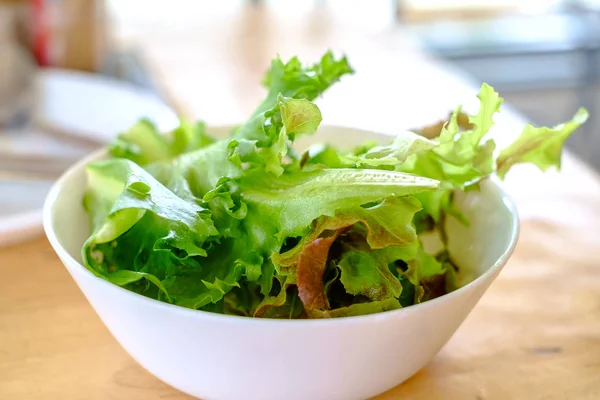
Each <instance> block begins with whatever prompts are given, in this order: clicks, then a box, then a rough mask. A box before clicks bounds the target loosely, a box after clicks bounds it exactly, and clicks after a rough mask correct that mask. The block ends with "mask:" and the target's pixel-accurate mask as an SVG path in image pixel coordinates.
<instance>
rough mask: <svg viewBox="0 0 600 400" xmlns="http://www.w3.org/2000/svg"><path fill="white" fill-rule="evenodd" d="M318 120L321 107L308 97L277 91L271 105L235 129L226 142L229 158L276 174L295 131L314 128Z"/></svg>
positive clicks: (302, 132) (309, 131) (317, 124)
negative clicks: (232, 137) (273, 104)
mask: <svg viewBox="0 0 600 400" xmlns="http://www.w3.org/2000/svg"><path fill="white" fill-rule="evenodd" d="M321 120H322V116H321V111H320V110H319V108H318V107H317V106H316V105H314V104H313V103H311V102H310V101H308V100H305V99H294V98H287V97H283V96H282V95H279V96H278V98H277V104H276V105H275V106H274V108H272V109H271V110H269V111H267V112H265V113H263V114H260V115H258V116H256V117H254V118H253V119H252V120H251V121H250V123H249V124H246V125H244V126H242V127H241V128H239V129H238V130H237V131H236V133H235V138H234V139H233V140H232V141H230V142H229V147H228V148H229V160H230V161H232V162H234V163H235V164H236V165H238V166H240V167H241V165H242V163H247V164H248V165H249V166H250V167H255V168H256V167H259V168H263V167H264V170H265V171H266V172H268V173H271V174H273V175H276V176H280V175H281V174H283V171H284V167H283V165H282V163H283V161H284V157H285V156H286V155H287V154H288V151H289V145H290V144H291V141H292V140H293V139H294V137H295V135H298V134H311V133H314V132H316V130H317V128H318V127H319V124H320V123H321Z"/></svg>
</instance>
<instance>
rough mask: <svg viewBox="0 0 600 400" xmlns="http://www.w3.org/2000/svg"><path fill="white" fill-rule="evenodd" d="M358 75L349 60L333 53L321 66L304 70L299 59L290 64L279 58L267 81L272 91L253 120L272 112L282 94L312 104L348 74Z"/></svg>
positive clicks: (311, 66) (253, 115)
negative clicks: (269, 111)
mask: <svg viewBox="0 0 600 400" xmlns="http://www.w3.org/2000/svg"><path fill="white" fill-rule="evenodd" d="M352 73H354V70H353V69H352V67H351V66H350V64H349V63H348V60H347V59H346V57H341V58H339V59H336V58H335V56H334V55H333V53H332V52H331V51H328V52H327V53H325V54H324V55H323V56H322V57H321V59H320V60H319V62H317V63H315V64H313V65H308V66H304V65H302V63H301V62H300V60H299V59H298V58H297V57H292V58H291V59H290V60H289V61H288V62H287V63H284V62H283V61H282V60H281V58H279V57H277V58H275V59H273V61H272V62H271V68H270V69H269V70H268V71H267V73H266V74H265V77H264V78H263V81H262V83H263V86H264V87H266V88H267V89H268V93H267V97H266V98H265V99H264V100H263V101H262V103H261V104H260V105H259V106H258V107H257V108H256V110H255V111H254V113H253V114H252V117H251V118H250V119H251V120H252V119H253V118H254V117H256V116H257V115H260V114H262V113H264V112H265V111H267V110H270V109H271V108H272V107H273V106H274V105H275V102H276V100H277V97H278V96H279V95H280V94H281V95H282V96H284V97H293V98H296V99H306V100H309V101H312V100H314V99H316V98H317V97H319V96H321V95H322V94H323V93H324V92H325V91H326V90H327V89H328V88H329V87H331V86H332V85H333V84H334V83H336V82H338V81H339V80H340V78H341V77H342V76H344V75H347V74H352Z"/></svg>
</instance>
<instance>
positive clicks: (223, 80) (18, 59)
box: [0, 0, 600, 236]
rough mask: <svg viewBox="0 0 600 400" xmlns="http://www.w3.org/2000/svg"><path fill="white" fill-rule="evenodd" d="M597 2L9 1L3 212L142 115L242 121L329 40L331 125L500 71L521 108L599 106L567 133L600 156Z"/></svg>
mask: <svg viewBox="0 0 600 400" xmlns="http://www.w3.org/2000/svg"><path fill="white" fill-rule="evenodd" d="M599 13H600V1H599V0H485V1H484V0H481V1H477V0H370V1H369V0H293V1H292V0H272V1H266V0H245V1H242V0H223V1H203V0H169V1H167V0H0V205H2V207H0V208H1V209H2V210H3V211H1V212H0V220H1V219H2V217H3V216H4V217H6V216H7V215H8V216H10V215H14V214H18V213H20V214H24V213H25V214H26V213H28V212H29V211H31V210H38V209H39V206H40V204H41V201H42V200H43V194H44V193H45V192H46V191H47V188H48V186H49V185H50V184H51V182H52V181H53V179H55V178H56V176H57V175H58V174H60V172H62V171H63V170H64V169H65V168H66V167H67V166H68V165H70V164H72V163H73V162H74V161H75V160H77V159H79V158H80V157H82V156H83V155H85V154H87V153H89V152H90V151H92V150H94V149H96V148H98V147H99V146H101V145H102V144H104V143H106V142H107V141H109V140H110V139H111V138H112V137H114V136H115V135H116V134H117V133H118V132H119V131H120V130H123V129H126V128H127V127H128V126H129V125H131V124H133V122H134V121H135V120H137V119H138V118H140V117H144V116H146V117H150V118H151V119H153V120H154V121H155V122H156V123H157V124H158V125H159V127H160V128H162V129H165V130H166V129H169V128H171V127H173V125H174V124H176V123H177V118H178V116H185V117H189V118H201V119H204V120H206V121H207V122H208V123H209V124H220V123H235V122H239V121H240V120H242V119H243V118H244V117H245V116H247V115H248V113H249V112H250V111H251V110H252V108H253V107H254V106H255V104H256V103H257V102H258V101H260V99H261V96H262V95H263V92H262V89H261V88H260V78H261V76H262V74H263V72H264V71H265V69H266V68H267V67H268V65H269V62H270V59H271V58H272V57H274V56H275V55H276V54H280V55H281V56H282V57H284V58H288V57H291V56H293V55H299V56H300V57H301V58H302V59H306V60H307V61H313V60H315V59H316V58H317V57H318V56H319V55H320V54H321V53H323V52H324V51H325V50H327V49H329V48H331V49H332V50H334V52H336V53H338V54H339V53H342V52H344V53H346V54H347V55H348V57H349V59H350V62H351V63H352V64H353V65H354V67H355V69H356V72H357V73H356V77H351V78H349V79H347V81H346V82H347V83H346V82H345V83H342V84H341V85H340V86H339V87H336V88H334V89H332V90H331V93H328V94H327V95H326V96H325V98H324V99H322V105H321V104H320V106H321V108H322V109H323V113H324V116H325V122H327V123H338V124H343V125H354V126H358V127H362V128H367V129H374V130H387V131H392V132H393V130H394V129H403V128H411V127H416V126H418V125H423V124H427V123H431V122H434V121H435V120H436V119H438V118H441V117H444V116H445V115H446V114H447V112H448V111H449V110H450V109H452V108H453V107H455V106H456V105H457V104H460V103H463V102H465V101H467V99H468V98H471V97H472V96H473V95H474V94H475V93H476V90H477V87H478V86H479V85H480V84H481V82H487V83H489V84H491V85H492V86H494V87H495V89H496V90H498V91H499V92H500V94H501V95H502V96H503V97H504V98H505V105H506V107H505V109H506V112H507V113H509V114H511V115H515V116H518V117H515V119H514V120H515V121H521V122H523V123H524V121H525V120H528V121H531V122H532V123H534V124H544V125H554V124H556V123H559V122H562V121H564V120H566V119H568V118H570V117H571V116H572V115H573V113H574V112H575V111H576V109H577V108H578V107H579V106H585V107H587V108H588V110H590V114H591V120H590V121H589V122H588V123H587V124H586V125H585V126H584V127H583V129H582V131H581V132H579V133H578V134H577V135H575V137H574V138H573V139H572V140H571V141H570V143H569V147H570V149H571V151H572V152H573V153H575V154H577V155H578V156H579V157H580V158H581V159H583V160H585V161H586V162H588V163H589V164H591V165H592V166H593V167H595V168H600V161H599V160H600V157H598V155H600V140H598V134H597V133H596V131H597V119H596V118H595V115H596V114H597V111H598V109H599V108H600V103H599V102H598V101H599V96H600V95H599V94H598V93H600V92H599V91H598V74H599V73H600V68H599V67H598V65H599V64H598V63H599V58H600V55H599V54H598V53H599V47H600V31H599V29H600V28H598V27H599V26H600V25H599V24H598V18H599V17H598V16H599ZM469 96H471V97H469ZM521 116H522V117H524V118H520V117H521ZM506 126H508V125H506ZM503 129H504V128H503ZM517 133H518V132H517ZM24 193H27V194H26V195H25V194H24ZM15 194H18V195H15ZM11 196H12V197H11ZM36 215H37V214H36ZM36 218H37V217H36ZM0 225H1V224H0ZM1 233H2V232H0V236H1Z"/></svg>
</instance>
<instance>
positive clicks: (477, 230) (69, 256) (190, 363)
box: [44, 126, 518, 400]
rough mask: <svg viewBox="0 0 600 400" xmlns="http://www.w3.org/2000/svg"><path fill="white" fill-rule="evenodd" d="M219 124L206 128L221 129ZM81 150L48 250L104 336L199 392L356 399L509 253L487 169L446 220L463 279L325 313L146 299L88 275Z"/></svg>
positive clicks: (432, 339)
mask: <svg viewBox="0 0 600 400" xmlns="http://www.w3.org/2000/svg"><path fill="white" fill-rule="evenodd" d="M229 129H230V128H229V127H222V128H219V129H213V133H215V132H216V134H217V135H218V134H222V133H223V132H226V131H228V130H229ZM366 139H386V140H387V141H389V140H390V137H389V136H386V137H382V136H381V135H377V134H374V133H370V132H365V131H360V130H356V129H349V128H343V127H333V126H324V127H321V128H320V129H319V132H318V134H316V135H315V136H311V137H305V138H303V140H302V141H301V143H300V144H299V146H300V147H303V146H306V145H308V144H310V143H311V142H314V141H328V142H331V143H333V144H340V143H343V145H344V146H352V145H355V144H357V143H360V142H363V141H364V140H366ZM104 157H106V153H105V152H100V153H97V154H94V155H93V156H91V157H89V158H87V159H85V160H82V161H81V162H79V163H78V164H76V165H75V166H73V167H72V168H71V169H70V170H69V171H67V172H66V173H65V174H64V176H62V177H61V178H60V179H59V180H58V181H57V182H56V184H55V185H54V187H53V188H52V189H51V191H50V193H49V195H48V197H47V200H46V203H45V208H44V228H45V231H46V234H47V236H48V239H49V240H50V243H51V244H52V246H53V248H54V250H55V251H56V253H57V254H58V256H59V257H60V259H61V260H62V262H63V263H64V265H65V267H66V268H67V270H68V271H69V273H70V274H71V276H72V277H73V279H74V280H75V282H76V283H77V285H78V286H79V288H80V289H81V291H82V292H83V293H84V294H85V296H86V297H87V299H88V301H89V303H90V304H91V306H92V307H93V308H94V310H95V311H96V312H97V314H98V315H99V316H100V318H101V319H102V321H103V322H104V324H106V326H107V327H108V329H109V330H110V332H111V333H112V334H113V336H114V338H115V339H116V340H117V341H118V342H119V343H120V344H121V345H122V347H123V348H124V349H125V350H126V351H127V352H128V353H129V354H130V355H131V356H132V357H133V358H134V359H135V360H136V361H137V362H138V363H139V364H140V365H141V366H143V367H144V368H145V369H146V370H148V371H149V372H150V373H151V374H153V375H155V376H156V377H158V378H159V379H161V380H162V381H164V382H166V383H167V384H169V385H171V386H173V387H175V388H177V389H179V390H181V391H183V392H185V393H188V394H190V395H192V396H196V397H198V398H202V399H251V400H254V399H256V400H259V399H260V400H271V399H278V400H279V399H288V400H292V399H298V400H306V399H311V400H319V399H327V400H335V399H365V398H369V397H372V396H375V395H377V394H379V393H382V392H384V391H386V390H388V389H391V388H393V387H394V386H396V385H399V384H401V383H402V382H403V381H405V380H406V379H408V378H409V377H410V376H412V375H413V374H415V373H416V372H417V371H418V370H419V369H421V368H423V367H424V366H425V365H426V364H427V363H429V362H430V361H431V359H432V358H433V357H434V356H435V355H436V353H438V351H439V350H440V349H441V348H442V346H444V344H445V343H446V342H447V341H448V339H450V337H451V336H452V335H453V334H454V332H455V331H456V329H457V328H458V327H459V326H460V324H461V323H462V322H463V320H464V319H465V317H466V316H467V315H468V314H469V312H470V311H471V310H472V309H473V307H474V306H475V305H476V304H477V302H478V301H479V299H480V298H481V296H482V295H483V293H484V292H485V291H486V289H487V288H488V287H489V286H490V284H491V283H492V282H493V281H494V279H495V278H496V276H497V275H498V273H499V272H500V270H501V269H502V267H503V266H504V264H505V263H506V261H507V260H508V258H509V257H510V255H511V253H512V251H513V249H514V247H515V244H516V242H517V236H518V217H517V213H516V210H515V207H514V205H513V203H512V202H511V200H510V199H509V198H508V196H507V195H506V193H505V192H504V191H503V190H502V188H501V187H500V186H499V184H498V183H497V181H496V180H494V179H490V180H487V181H485V182H484V183H483V185H482V188H481V191H479V192H469V193H468V194H459V195H458V196H457V197H456V204H457V206H458V208H459V209H460V210H462V212H463V213H464V214H465V215H466V216H467V218H469V220H470V221H471V226H470V227H469V228H466V227H464V226H462V225H460V224H459V223H458V222H457V221H454V220H453V219H448V221H447V224H448V226H447V228H448V232H449V238H450V240H449V247H450V251H451V253H452V255H453V257H454V259H455V260H456V261H457V262H458V264H459V265H460V266H461V279H463V280H464V281H465V285H464V286H462V287H461V288H460V289H458V290H456V291H453V292H452V293H449V294H447V295H444V296H442V297H439V298H437V299H434V300H431V301H428V302H425V303H423V304H419V305H414V306H411V307H407V308H404V309H400V310H395V311H388V312H384V313H380V314H373V315H366V316H358V317H347V318H339V319H326V320H266V319H254V318H247V317H237V316H225V315H218V314H213V313H209V312H203V311H195V310H190V309H186V308H181V307H178V306H174V305H170V304H166V303H162V302H159V301H156V300H152V299H149V298H146V297H143V296H141V295H138V294H136V293H133V292H130V291H128V290H126V289H122V288H120V287H118V286H115V285H113V284H111V283H109V282H107V281H105V280H103V279H100V278H97V277H95V276H94V275H93V274H92V273H91V272H89V271H88V270H87V269H86V268H84V267H83V265H82V259H81V255H80V250H81V246H82V244H83V242H84V241H85V239H86V238H87V236H88V235H89V233H90V232H89V226H88V220H87V217H86V214H85V212H84V209H83V207H82V196H83V193H84V190H85V187H86V178H85V174H84V167H85V165H86V163H88V162H90V161H92V160H95V159H101V158H104Z"/></svg>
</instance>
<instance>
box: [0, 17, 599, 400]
mask: <svg viewBox="0 0 600 400" xmlns="http://www.w3.org/2000/svg"><path fill="white" fill-rule="evenodd" d="M320 7H321V8H318V9H315V8H308V9H307V10H305V11H304V12H300V11H297V12H296V13H295V14H294V13H290V12H282V11H281V10H279V11H277V10H272V9H265V8H262V9H258V10H257V9H253V8H241V9H239V10H238V11H235V12H234V11H222V12H220V13H217V14H218V15H211V14H209V15H208V16H206V15H204V14H202V12H201V11H202V10H196V9H194V10H192V11H190V12H189V13H183V14H186V15H185V16H183V17H181V18H185V20H183V21H180V22H179V23H178V24H175V25H174V22H173V21H174V19H173V18H175V17H173V16H172V15H171V14H165V15H164V16H163V18H162V19H161V21H162V24H161V23H158V22H156V21H151V22H154V23H153V24H150V23H145V22H143V21H142V22H139V21H138V22H137V25H136V24H134V23H133V22H127V21H128V20H126V19H123V20H120V21H117V22H119V23H121V25H120V28H119V29H118V30H117V31H116V37H117V38H118V40H119V41H120V43H121V44H122V45H123V46H126V45H131V44H135V45H136V46H138V47H140V48H141V49H142V50H143V51H144V52H145V55H146V59H147V60H149V62H151V67H152V70H153V73H154V74H155V76H156V77H158V78H160V81H161V86H162V87H164V88H166V89H168V91H169V95H170V96H171V97H172V98H175V99H177V101H178V103H179V104H181V105H182V106H183V107H184V108H185V109H186V112H187V113H188V114H189V115H193V116H202V117H204V118H206V119H207V120H208V121H209V122H214V123H219V122H231V121H239V119H240V118H243V116H244V115H247V113H248V112H249V110H250V109H251V108H252V106H253V105H254V104H255V103H256V101H257V100H258V99H260V96H261V94H262V91H261V89H260V87H259V86H258V83H257V82H258V80H259V78H260V75H261V74H262V72H263V71H264V68H265V66H266V65H268V60H269V59H270V58H271V57H272V55H273V54H275V53H276V52H282V53H285V54H286V55H290V54H296V53H298V54H301V55H307V56H312V57H315V56H316V55H318V54H319V53H320V52H321V50H322V49H323V48H326V47H332V48H334V49H339V50H344V51H347V53H348V55H349V57H351V60H354V64H355V66H356V68H357V75H356V77H353V78H351V79H347V83H343V84H340V85H339V88H336V89H333V90H332V91H331V92H330V93H328V94H327V96H326V98H324V99H323V101H322V102H321V103H320V104H321V106H322V108H323V114H324V117H325V121H324V122H325V123H343V124H344V125H354V126H358V127H361V128H371V129H375V130H384V131H389V132H393V131H394V130H397V129H402V128H408V127H411V126H416V125H418V124H422V123H427V122H430V121H432V120H434V119H436V118H438V117H439V116H440V115H444V114H445V113H446V112H447V111H448V109H450V108H451V107H454V106H455V105H456V104H458V103H460V102H467V103H468V102H469V101H470V100H469V99H470V98H471V97H472V95H473V94H474V93H475V91H476V86H477V85H476V84H477V83H476V82H471V81H469V79H468V77H465V76H464V75H462V74H460V72H457V71H454V70H452V69H451V68H450V67H448V66H445V65H443V64H440V63H439V62H438V61H436V60H431V59H430V58H428V57H426V56H424V55H423V54H421V53H420V52H419V50H418V48H417V47H416V46H414V45H413V44H411V43H412V42H411V41H410V40H409V38H407V37H405V35H404V34H403V32H402V29H401V28H390V27H389V26H386V25H385V24H383V25H382V26H379V25H378V24H376V23H373V24H372V25H368V24H367V25H365V24H362V25H361V24H357V23H356V21H354V20H353V19H352V18H350V20H344V19H343V18H342V17H340V16H339V15H338V14H337V13H333V12H331V11H330V9H329V8H327V7H322V6H320ZM194 19H195V22H194V23H191V22H190V21H192V20H194ZM315 19H316V21H315ZM340 19H341V22H340ZM159 22H160V21H159ZM186 24H188V25H186ZM310 24H312V25H310ZM503 114H504V116H503V117H502V118H499V119H498V121H497V126H496V132H497V134H498V137H499V140H500V142H502V141H503V140H508V139H509V138H510V135H513V136H512V137H514V134H515V133H518V132H517V131H518V128H519V127H520V126H521V125H523V124H524V121H523V120H522V119H521V118H520V117H519V116H518V115H516V114H514V113H513V112H511V110H510V108H509V107H508V108H507V109H506V110H505V112H504V113H503ZM506 185H507V188H508V190H509V193H511V195H512V196H513V197H514V198H515V200H516V202H517V205H518V209H519V212H520V214H521V221H522V229H521V236H520V241H519V244H518V246H517V249H516V252H515V254H514V256H513V257H512V259H511V260H510V261H509V263H508V265H507V266H506V267H505V269H504V270H503V271H502V273H501V274H500V276H499V278H498V279H497V280H496V282H495V283H494V284H493V285H492V286H491V288H490V289H489V291H488V292H487V293H486V294H485V295H484V297H483V299H482V300H481V301H480V303H479V304H478V305H477V306H476V308H475V310H474V311H473V312H472V313H471V315H470V316H469V317H468V318H467V320H466V321H465V323H464V324H463V325H462V326H461V328H460V329H459V330H458V331H457V333H456V334H455V335H454V336H453V338H452V339H451V340H450V342H449V343H448V344H447V345H446V346H445V347H444V349H443V350H442V351H441V352H440V353H439V354H438V355H437V356H436V357H435V359H434V360H433V361H432V363H431V364H430V365H428V366H427V367H425V368H424V369H423V370H421V371H420V372H419V373H417V374H416V375H415V376H414V377H413V378H411V379H410V380H409V381H407V382H406V383H404V384H403V385H400V386H399V387H397V388H395V389H393V390H391V391H389V392H388V393H385V394H383V395H381V396H380V397H379V399H381V400H384V399H385V400H395V399H417V400H420V399H423V400H425V399H434V400H437V399H443V400H463V399H473V400H505V399H518V400H520V399H524V400H529V399H539V400H542V399H544V400H559V399H577V400H580V399H582V400H587V399H590V400H591V399H600V267H599V263H600V262H599V260H600V229H598V227H599V226H600V179H599V178H598V177H597V176H596V175H595V174H594V173H593V172H591V171H590V170H589V169H588V168H587V167H586V166H585V165H583V164H581V163H580V162H579V161H578V160H576V159H574V158H573V157H571V156H570V155H569V154H567V156H566V157H565V158H564V160H563V169H562V172H561V173H557V172H549V173H547V174H542V173H540V172H538V171H536V170H534V169H532V168H525V167H523V168H517V169H516V170H514V171H513V172H512V173H510V174H509V176H508V178H507V182H506ZM373 373H374V374H376V373H377V368H376V366H374V368H373ZM188 398H189V397H188V396H186V395H184V394H182V393H180V392H178V391H177V390H175V389H173V388H170V387H169V386H167V385H165V384H163V383H161V382H160V381H159V380H157V379H156V378H154V377H152V376H151V375H150V374H149V373H147V372H146V371H144V370H143V369H142V368H141V367H140V366H139V365H137V364H136V363H135V362H134V361H133V360H132V359H131V358H130V357H129V356H128V355H127V354H126V353H125V352H124V351H123V349H122V348H121V347H120V346H119V344H118V343H117V342H116V341H115V340H114V339H113V338H112V337H111V335H110V334H109V332H108V331H107V329H106V328H105V327H104V325H103V324H102V323H101V321H100V320H99V319H98V317H97V316H96V314H95V313H94V311H93V310H92V308H91V307H90V306H89V304H88V303H87V301H86V300H85V298H84V297H83V295H82V294H81V293H80V291H79V290H78V288H77V287H76V285H75V283H74V282H73V281H72V279H71V278H70V277H69V275H68V274H67V272H66V270H65V269H64V268H63V267H62V265H61V264H60V261H59V260H58V258H57V257H56V255H55V254H54V252H53V251H52V249H51V247H50V245H49V244H48V242H47V241H46V240H45V239H44V238H39V239H37V240H35V241H32V242H28V243H23V244H20V245H17V246H13V247H9V248H4V249H0V399H7V400H12V399H31V400H38V399H40V400H41V399H44V400H46V399H61V400H79V399H89V400H105V399H118V400H121V399H122V400H138V399H139V400H155V399H188Z"/></svg>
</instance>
